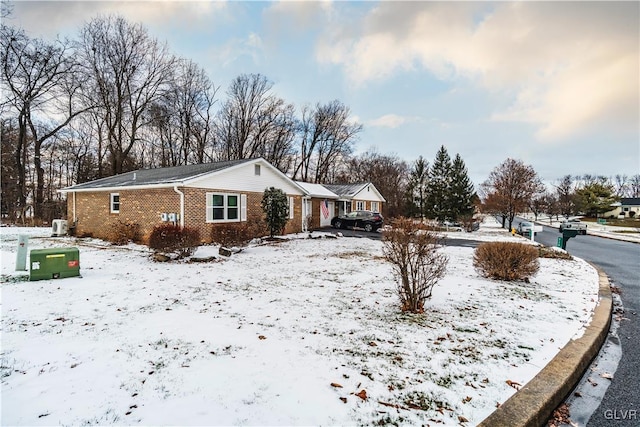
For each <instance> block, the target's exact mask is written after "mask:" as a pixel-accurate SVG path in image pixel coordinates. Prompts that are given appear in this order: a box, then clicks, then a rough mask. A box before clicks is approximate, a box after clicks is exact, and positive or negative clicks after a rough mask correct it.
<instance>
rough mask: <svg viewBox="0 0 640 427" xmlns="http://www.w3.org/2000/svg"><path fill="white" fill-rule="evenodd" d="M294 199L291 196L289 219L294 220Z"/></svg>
mask: <svg viewBox="0 0 640 427" xmlns="http://www.w3.org/2000/svg"><path fill="white" fill-rule="evenodd" d="M293 207H294V206H293V197H291V196H289V219H293Z"/></svg>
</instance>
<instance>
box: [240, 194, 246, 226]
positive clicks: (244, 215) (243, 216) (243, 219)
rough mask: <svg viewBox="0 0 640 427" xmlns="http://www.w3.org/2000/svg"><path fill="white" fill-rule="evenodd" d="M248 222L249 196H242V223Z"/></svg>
mask: <svg viewBox="0 0 640 427" xmlns="http://www.w3.org/2000/svg"><path fill="white" fill-rule="evenodd" d="M246 220H247V195H246V194H241V195H240V221H246Z"/></svg>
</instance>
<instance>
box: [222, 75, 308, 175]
mask: <svg viewBox="0 0 640 427" xmlns="http://www.w3.org/2000/svg"><path fill="white" fill-rule="evenodd" d="M272 87H273V84H272V83H271V82H270V81H269V80H267V78H266V77H264V76H262V75H260V74H243V75H240V76H238V77H237V78H236V79H235V80H234V81H233V82H232V84H231V87H230V88H229V90H228V91H227V95H228V99H227V101H226V102H225V104H224V105H223V106H222V108H221V110H220V111H219V112H218V115H217V117H216V119H217V120H216V127H215V135H216V144H217V148H218V154H219V156H220V157H221V159H223V160H236V159H248V158H252V157H264V158H265V159H267V160H268V161H269V162H271V163H272V164H274V166H276V167H277V168H278V169H280V170H282V171H283V172H286V171H287V169H288V168H289V162H290V158H291V156H292V148H293V139H294V135H295V131H296V126H297V125H296V120H295V117H294V108H293V106H292V105H291V104H287V103H286V102H285V101H284V100H283V99H280V98H278V97H276V96H275V95H273V94H272V93H271V88H272Z"/></svg>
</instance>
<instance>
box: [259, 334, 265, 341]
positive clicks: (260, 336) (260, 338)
mask: <svg viewBox="0 0 640 427" xmlns="http://www.w3.org/2000/svg"><path fill="white" fill-rule="evenodd" d="M258 339H259V340H266V339H267V337H265V336H264V335H258Z"/></svg>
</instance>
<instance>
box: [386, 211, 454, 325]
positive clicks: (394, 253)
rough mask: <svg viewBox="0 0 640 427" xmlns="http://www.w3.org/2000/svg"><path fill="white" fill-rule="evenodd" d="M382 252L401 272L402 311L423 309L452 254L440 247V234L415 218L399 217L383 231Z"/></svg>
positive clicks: (397, 270)
mask: <svg viewBox="0 0 640 427" xmlns="http://www.w3.org/2000/svg"><path fill="white" fill-rule="evenodd" d="M382 239H383V247H382V250H383V253H384V257H385V259H386V260H387V261H389V262H390V263H391V264H392V265H393V269H394V271H395V273H396V274H397V276H398V279H399V282H398V288H397V290H398V296H399V297H400V303H401V305H402V310H403V311H410V312H414V313H421V312H423V311H424V303H425V301H426V300H427V299H428V298H430V297H431V291H432V289H433V287H434V285H435V284H436V283H437V282H438V280H440V279H441V278H442V277H443V276H444V274H445V272H446V269H447V263H448V262H449V258H448V257H447V256H446V255H445V254H443V253H442V252H440V251H439V250H438V242H439V240H440V236H439V235H438V234H435V233H433V232H431V231H429V230H428V229H427V226H425V225H423V224H420V223H416V222H414V221H413V220H412V219H408V218H399V219H397V220H395V221H393V222H392V223H391V228H390V229H389V230H385V231H384V233H383V237H382Z"/></svg>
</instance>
